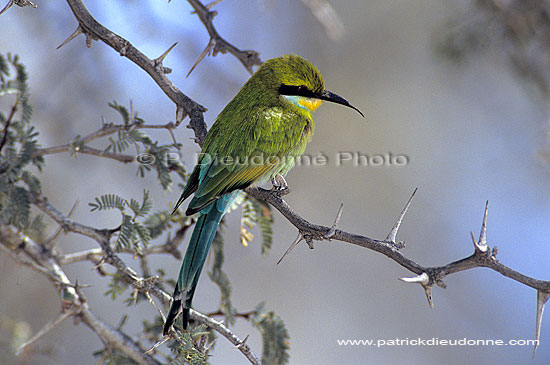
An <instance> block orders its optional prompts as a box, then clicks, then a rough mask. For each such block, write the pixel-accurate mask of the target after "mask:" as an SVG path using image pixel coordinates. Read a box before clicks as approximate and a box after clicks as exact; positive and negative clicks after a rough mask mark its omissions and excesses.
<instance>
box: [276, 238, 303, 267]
mask: <svg viewBox="0 0 550 365" xmlns="http://www.w3.org/2000/svg"><path fill="white" fill-rule="evenodd" d="M303 239H304V236H302V233H301V232H298V237H296V239H295V240H294V242H292V244H291V245H290V247H289V248H288V249H287V250H286V252H285V253H284V254H283V256H282V257H281V258H280V259H279V261H277V265H279V264H280V263H281V261H283V259H284V258H285V256H286V255H288V254H289V253H290V251H292V250H293V249H294V247H296V246H297V245H298V243H300V241H301V240H303Z"/></svg>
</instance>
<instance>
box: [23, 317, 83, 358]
mask: <svg viewBox="0 0 550 365" xmlns="http://www.w3.org/2000/svg"><path fill="white" fill-rule="evenodd" d="M73 314H75V311H74V310H70V311H66V312H61V313H59V315H58V316H57V317H56V318H55V319H54V320H53V321H50V322H48V323H46V325H45V326H44V327H42V328H41V329H40V331H38V332H36V334H35V335H34V336H32V337H31V338H30V339H28V340H27V342H25V343H24V344H22V345H21V346H19V348H18V349H17V351H16V352H15V355H16V356H19V355H20V354H21V353H22V352H23V351H25V349H26V348H27V347H28V346H29V345H31V344H32V343H34V342H35V341H36V340H38V339H39V338H40V337H42V336H44V335H45V334H46V333H48V332H49V331H51V330H52V329H54V328H55V327H56V326H57V325H58V324H60V323H61V322H63V321H64V320H65V319H67V318H69V317H70V316H72V315H73Z"/></svg>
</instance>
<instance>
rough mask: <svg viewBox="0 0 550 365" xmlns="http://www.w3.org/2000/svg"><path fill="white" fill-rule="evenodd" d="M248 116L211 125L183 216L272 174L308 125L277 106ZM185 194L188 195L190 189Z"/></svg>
mask: <svg viewBox="0 0 550 365" xmlns="http://www.w3.org/2000/svg"><path fill="white" fill-rule="evenodd" d="M251 114H253V115H252V116H251ZM251 114H248V116H249V117H248V118H246V117H245V118H244V119H245V120H243V122H242V123H240V125H238V126H236V127H235V126H234V125H233V126H229V127H228V126H227V125H226V124H227V123H214V125H213V126H212V129H211V131H210V132H209V136H208V137H207V141H205V146H204V148H203V155H204V156H207V157H204V158H202V159H201V161H199V164H200V166H197V167H196V168H195V169H199V172H198V173H197V174H198V176H195V179H196V180H198V183H197V187H196V191H195V196H194V197H193V199H192V200H191V203H189V207H188V209H187V212H186V214H188V215H189V214H194V213H196V212H198V211H200V210H202V209H204V208H205V207H207V206H208V205H209V204H211V203H212V202H213V201H214V200H216V199H217V198H219V197H220V196H222V195H223V194H226V193H228V192H231V191H233V190H237V189H245V188H246V187H248V186H249V185H251V184H252V183H254V182H255V181H257V180H258V179H260V178H261V177H262V176H264V175H265V174H268V173H271V172H272V171H275V170H276V169H277V166H278V165H280V164H281V163H285V161H284V157H285V156H286V155H287V154H288V152H289V151H290V150H292V149H293V148H294V147H295V146H296V145H297V144H298V143H299V140H300V138H301V135H302V131H303V128H304V126H305V124H307V122H306V121H305V120H302V118H300V117H298V116H297V115H295V114H291V113H288V112H287V113H283V112H282V108H280V107H272V108H267V109H264V110H263V111H261V112H259V113H251ZM302 124H303V125H304V126H302ZM193 175H195V172H193ZM188 184H189V183H188ZM184 191H187V192H188V194H190V192H189V191H190V189H185V190H184Z"/></svg>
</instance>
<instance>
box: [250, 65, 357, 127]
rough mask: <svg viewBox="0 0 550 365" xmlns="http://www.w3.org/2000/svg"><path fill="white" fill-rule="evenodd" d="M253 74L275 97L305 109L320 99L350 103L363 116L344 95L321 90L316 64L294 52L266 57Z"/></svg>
mask: <svg viewBox="0 0 550 365" xmlns="http://www.w3.org/2000/svg"><path fill="white" fill-rule="evenodd" d="M254 77H257V78H258V81H259V82H261V83H262V84H263V85H264V87H268V88H269V89H270V91H271V92H274V93H276V94H277V97H279V98H281V99H283V100H285V101H288V102H291V103H293V104H294V105H296V106H298V107H300V108H302V109H305V110H307V111H309V112H313V111H315V109H317V108H318V107H319V106H320V105H321V104H322V102H323V101H330V102H333V103H337V104H341V105H345V106H347V107H350V108H352V109H354V110H356V111H357V112H358V113H359V114H361V115H362V116H363V113H361V111H360V110H359V109H357V108H356V107H354V106H353V105H351V104H350V103H349V102H348V101H347V100H346V99H344V98H342V97H341V96H338V95H336V94H335V93H333V92H330V91H328V90H325V83H324V81H323V76H322V75H321V73H320V72H319V70H318V69H317V67H315V66H314V65H313V64H312V63H311V62H309V61H308V60H306V59H305V58H302V57H300V56H298V55H295V54H292V55H285V56H282V57H278V58H273V59H270V60H268V61H266V62H265V63H264V64H263V65H262V66H260V68H259V69H258V71H257V72H256V74H255V75H254V76H253V78H254Z"/></svg>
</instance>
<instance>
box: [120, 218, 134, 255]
mask: <svg viewBox="0 0 550 365" xmlns="http://www.w3.org/2000/svg"><path fill="white" fill-rule="evenodd" d="M135 237H136V230H135V226H134V224H133V223H132V217H130V216H129V215H127V214H123V217H122V224H121V225H120V231H119V233H118V238H117V240H116V249H117V250H118V251H121V250H122V249H123V248H129V247H131V246H132V244H133V242H134V241H135Z"/></svg>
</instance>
